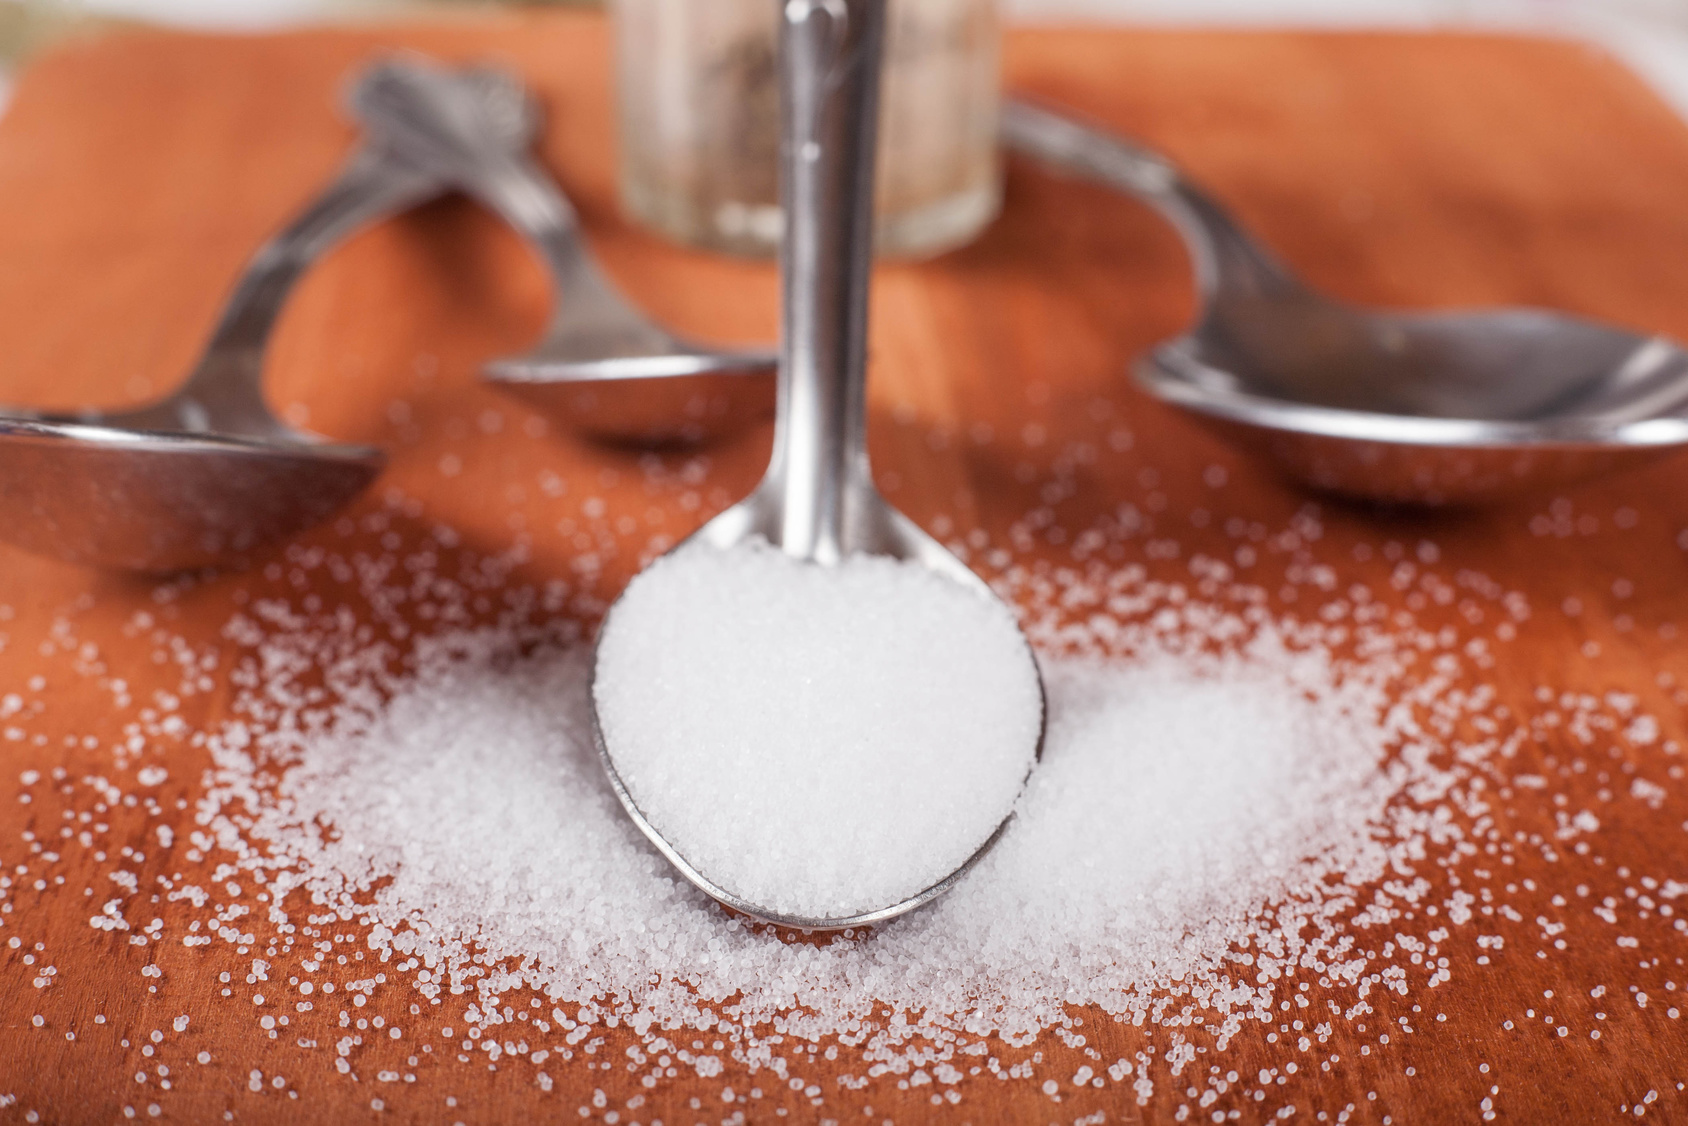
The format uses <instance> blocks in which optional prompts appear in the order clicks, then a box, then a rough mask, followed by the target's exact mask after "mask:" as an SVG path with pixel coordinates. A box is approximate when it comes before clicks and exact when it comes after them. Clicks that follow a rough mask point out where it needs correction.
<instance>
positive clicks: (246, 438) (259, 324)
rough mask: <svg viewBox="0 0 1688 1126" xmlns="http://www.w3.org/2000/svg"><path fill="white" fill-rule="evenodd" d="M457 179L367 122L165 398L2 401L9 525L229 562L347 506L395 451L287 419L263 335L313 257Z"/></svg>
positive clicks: (99, 559) (34, 546) (53, 543)
mask: <svg viewBox="0 0 1688 1126" xmlns="http://www.w3.org/2000/svg"><path fill="white" fill-rule="evenodd" d="M359 90H360V87H359V86H357V85H354V87H353V88H352V91H351V97H350V101H351V104H352V108H353V111H354V115H355V111H356V104H357V99H358V93H359ZM446 190H447V184H446V182H445V181H444V180H443V179H442V178H440V177H438V176H435V175H433V174H431V173H429V172H427V171H426V170H424V169H422V168H420V167H418V166H417V165H415V164H413V163H411V162H408V161H406V160H404V159H402V158H401V157H399V156H397V155H396V154H395V153H394V152H393V150H392V149H391V147H390V146H389V145H387V144H386V143H385V142H384V141H383V140H382V138H381V137H380V136H379V134H378V133H371V134H370V135H368V136H366V138H365V140H364V143H363V146H362V148H361V149H360V150H359V151H358V152H357V153H356V154H355V155H354V156H353V157H352V158H351V160H350V161H349V162H348V163H347V165H346V166H345V168H344V169H343V170H342V171H341V173H340V175H339V178H338V179H337V180H336V181H335V182H334V183H333V184H332V185H330V186H329V187H328V188H327V189H326V190H325V191H324V192H323V194H322V195H321V196H320V197H319V198H318V199H317V200H316V201H315V202H314V203H312V204H311V205H310V206H309V207H308V208H307V209H306V210H305V211H304V213H303V214H301V215H300V216H299V217H298V218H297V219H295V220H294V221H293V223H292V224H291V225H290V226H288V227H287V229H286V230H284V231H282V232H281V233H280V234H278V235H276V236H275V237H274V238H273V239H271V240H270V241H269V242H268V243H266V244H265V245H264V246H263V247H262V248H260V249H259V251H258V252H257V254H256V255H254V256H253V258H252V260H251V262H250V264H249V265H248V266H247V269H246V273H245V274H244V275H243V276H242V278H241V279H240V282H239V283H238V284H237V285H236V287H235V290H234V293H233V294H232V295H231V296H230V298H229V300H228V303H227V305H226V306H224V309H223V313H222V316H221V318H220V319H219V320H218V322H217V326H216V329H215V331H214V332H213V333H212V336H211V340H210V343H209V344H208V345H207V346H206V349H205V352H204V355H203V356H202V357H201V359H200V361H199V363H198V364H197V365H196V366H195V368H194V369H193V372H192V373H191V374H190V375H189V377H188V379H187V382H186V383H184V384H183V385H182V386H181V387H180V388H179V389H178V390H177V391H175V392H174V393H173V394H171V395H170V396H169V397H168V398H166V399H163V400H162V401H159V402H155V403H153V404H151V405H148V406H144V407H139V408H135V409H132V410H124V411H114V412H104V411H94V410H89V411H83V412H80V413H77V414H74V415H70V414H47V413H41V412H35V411H28V410H23V409H19V408H3V410H4V414H5V417H0V513H4V519H3V520H0V537H3V538H5V539H6V540H9V541H10V542H12V543H15V544H17V545H18V546H20V547H24V548H27V549H29V550H31V551H36V552H40V553H43V554H47V555H55V556H58V557H60V558H62V559H67V560H70V561H73V562H77V563H86V564H92V565H95V566H100V567H113V568H124V569H130V570H137V571H170V570H176V569H179V568H184V567H201V566H208V565H212V564H216V563H220V562H224V561H227V560H228V559H230V558H231V557H234V556H238V555H240V554H241V553H243V552H246V551H248V550H251V549H253V548H256V547H259V546H262V545H263V544H266V543H269V542H272V541H274V540H277V539H281V538H283V537H286V536H288V535H291V534H293V533H295V532H297V531H299V530H301V529H303V528H306V527H309V526H310V525H312V524H316V523H318V522H320V521H322V520H323V519H325V518H327V517H328V516H329V515H331V514H332V513H334V512H335V511H336V510H338V509H339V508H340V507H341V506H342V505H344V504H345V503H346V502H347V501H348V500H350V499H351V498H352V497H353V496H355V495H357V493H359V492H360V491H362V490H363V488H364V487H365V486H367V485H368V484H369V483H370V481H372V480H373V479H374V478H375V476H376V474H378V473H379V472H380V471H381V468H382V466H383V464H384V463H385V455H383V454H382V452H381V451H380V450H378V449H374V448H372V447H369V446H361V445H350V444H344V443H337V442H330V441H327V440H324V439H322V438H319V437H317V436H316V435H314V434H309V433H306V432H304V431H301V430H297V429H295V428H293V427H291V426H289V425H287V424H286V423H284V422H282V421H281V420H280V419H278V418H276V417H275V415H273V414H272V413H271V412H270V409H269V407H268V406H267V405H266V404H265V402H264V396H263V387H262V383H263V360H264V349H265V345H266V344H267V342H268V340H269V336H270V331H271V329H273V328H274V326H275V322H276V318H277V316H278V314H279V313H280V311H281V308H282V305H283V303H284V302H285V301H286V299H287V296H288V294H289V293H290V292H291V291H292V288H293V285H294V283H295V282H297V281H298V280H299V278H300V276H301V275H302V274H303V273H304V272H305V270H306V269H307V268H308V267H309V266H310V265H311V264H312V263H313V262H314V261H316V259H317V258H319V257H320V256H321V255H323V254H324V253H325V252H327V251H328V250H329V249H330V248H332V247H333V246H335V245H336V244H338V243H339V242H340V241H341V240H342V239H344V238H345V237H346V236H348V235H350V234H351V233H352V232H354V231H356V230H357V229H358V228H360V227H363V226H365V225H366V224H369V223H372V222H374V221H376V220H378V219H382V218H385V217H387V216H390V215H393V214H395V213H397V212H399V211H402V210H404V209H406V208H408V207H411V206H413V205H415V204H418V203H421V202H423V201H425V200H428V199H430V198H432V197H434V196H438V195H440V194H442V193H444V192H445V191H446Z"/></svg>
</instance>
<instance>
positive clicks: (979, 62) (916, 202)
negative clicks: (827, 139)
mask: <svg viewBox="0 0 1688 1126" xmlns="http://www.w3.org/2000/svg"><path fill="white" fill-rule="evenodd" d="M612 7H613V10H614V15H615V34H616V52H617V65H618V71H619V73H618V83H619V89H618V99H619V108H620V118H621V121H620V125H621V199H622V205H623V207H624V208H625V209H626V210H627V212H628V213H629V214H631V215H632V216H633V217H634V218H635V219H637V220H638V221H639V222H641V223H643V224H645V225H646V226H649V227H652V228H654V229H655V230H657V231H660V232H661V233H663V234H665V235H668V236H669V237H671V238H674V239H676V240H678V241H681V242H687V243H693V244H696V245H699V246H706V247H710V248H713V249H716V250H725V251H728V252H731V253H736V254H754V255H767V254H772V253H774V252H775V251H776V250H777V248H778V246H779V237H780V228H781V217H780V209H779V137H780V121H779V115H780V113H779V90H778V85H777V71H776V68H775V63H774V31H775V24H776V19H777V16H778V13H779V0H612ZM889 18H890V26H889V28H888V31H887V42H886V52H887V55H886V65H885V77H884V83H885V86H884V90H883V92H882V96H881V106H880V123H881V124H880V136H879V160H878V170H877V176H878V233H877V247H878V250H879V252H880V253H882V254H893V255H899V256H909V257H924V256H928V255H933V254H938V253H941V252H942V251H945V250H948V249H951V248H952V247H956V246H960V245H962V244H963V243H966V242H968V241H969V240H970V239H972V238H973V236H974V235H976V234H978V232H979V231H980V230H981V229H982V228H983V227H984V226H985V225H986V224H987V223H989V222H990V221H991V220H992V219H993V218H995V216H996V213H997V210H998V208H999V207H1000V206H1001V202H1002V169H1001V162H1000V160H999V158H998V156H997V149H996V117H997V104H998V99H999V96H1000V75H999V56H1000V43H1001V29H1000V22H999V20H998V15H997V3H996V0H890V16H889Z"/></svg>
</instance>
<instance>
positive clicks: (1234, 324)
mask: <svg viewBox="0 0 1688 1126" xmlns="http://www.w3.org/2000/svg"><path fill="white" fill-rule="evenodd" d="M1001 130H1002V138H1003V141H1004V143H1005V145H1006V146H1007V147H1008V148H1010V149H1012V150H1014V151H1016V152H1019V153H1022V154H1025V155H1027V156H1030V157H1033V158H1035V159H1037V160H1040V161H1042V162H1044V163H1046V164H1049V165H1051V166H1053V167H1055V168H1057V169H1060V170H1062V171H1064V172H1067V173H1069V174H1072V175H1076V176H1080V177H1083V178H1085V179H1089V180H1093V181H1096V182H1098V183H1101V184H1104V185H1107V186H1109V187H1113V188H1117V189H1120V190H1123V191H1125V192H1127V193H1129V194H1131V195H1133V196H1135V197H1137V198H1138V199H1140V200H1142V201H1144V202H1145V203H1147V204H1149V205H1150V206H1151V207H1154V208H1155V209H1157V210H1158V211H1160V212H1161V213H1162V214H1163V215H1165V216H1166V217H1167V218H1168V219H1170V220H1171V221H1172V223H1173V224H1174V225H1175V226H1176V227H1177V228H1178V231H1179V232H1180V234H1181V235H1182V236H1183V238H1184V241H1185V244H1186V245H1187V247H1188V249H1189V252H1190V256H1191V258H1192V260H1193V264H1194V269H1195V276H1196V284H1197V288H1198V290H1199V296H1200V300H1201V310H1200V313H1199V314H1198V317H1197V321H1196V324H1195V327H1193V328H1192V329H1191V330H1190V331H1189V332H1187V333H1186V334H1185V335H1183V336H1181V337H1179V338H1177V339H1176V340H1173V341H1171V342H1169V343H1166V344H1163V345H1161V346H1160V347H1158V348H1156V349H1155V350H1154V351H1153V352H1152V353H1150V355H1149V356H1147V357H1145V358H1144V359H1143V360H1142V361H1141V363H1140V364H1139V366H1138V378H1139V380H1140V381H1141V382H1142V383H1143V385H1144V386H1145V387H1147V388H1148V389H1149V390H1150V391H1152V392H1153V393H1155V394H1156V395H1158V396H1160V397H1161V398H1162V399H1165V400H1166V401H1168V402H1170V403H1173V404H1175V405H1177V406H1179V407H1181V408H1183V409H1185V410H1187V411H1190V412H1192V413H1193V414H1195V415H1196V416H1197V417H1198V418H1200V419H1202V420H1203V421H1204V422H1206V423H1208V424H1209V425H1210V426H1212V427H1214V428H1215V429H1217V430H1218V431H1219V432H1220V433H1222V434H1223V435H1224V436H1225V437H1227V438H1229V439H1231V440H1233V441H1235V442H1237V443H1238V444H1239V445H1242V446H1244V447H1245V448H1247V449H1249V450H1252V451H1253V452H1255V453H1257V454H1260V455H1262V456H1264V457H1266V458H1269V459H1271V460H1272V461H1274V462H1275V463H1276V464H1277V465H1278V466H1280V467H1281V468H1282V469H1283V470H1284V471H1286V472H1287V473H1288V474H1289V475H1290V476H1292V477H1294V478H1296V479H1298V480H1300V481H1302V482H1304V483H1306V484H1309V485H1312V486H1314V487H1317V488H1320V489H1325V490H1329V491H1332V492H1336V493H1342V494H1346V495H1349V496H1353V497H1358V498H1363V499H1368V500H1376V501H1384V502H1395V503H1414V504H1431V505H1434V504H1447V503H1462V502H1463V503H1472V502H1479V501H1483V500H1489V499H1494V498H1498V497H1502V496H1505V495H1507V494H1510V493H1516V492H1522V491H1529V490H1532V489H1540V488H1547V487H1551V486H1556V485H1564V484H1567V483H1570V482H1573V481H1576V480H1580V479H1583V478H1586V477H1590V476H1594V475H1596V474H1600V473H1604V472H1608V471H1612V470H1616V469H1621V468H1627V467H1630V466H1633V465H1638V464H1642V463H1644V462H1646V461H1649V460H1652V459H1653V458H1656V457H1658V456H1660V455H1661V454H1663V453H1666V452H1669V451H1670V450H1673V449H1676V448H1678V447H1680V446H1682V445H1684V444H1688V417H1685V416H1684V413H1683V412H1684V408H1685V407H1688V352H1684V351H1683V349H1682V348H1681V347H1679V346H1678V345H1677V344H1675V343H1674V342H1672V341H1670V340H1667V339H1665V338H1663V337H1658V336H1648V335H1646V334H1642V333H1635V332H1630V331H1628V330H1625V329H1621V328H1617V327H1614V326H1611V325H1605V324H1601V323H1599V322H1596V321H1591V320H1587V319H1584V318H1580V317H1574V316H1569V315H1567V314H1563V313H1556V312H1548V311H1545V310H1538V309H1496V310H1481V311H1458V312H1429V313H1403V312H1374V311H1369V310H1362V309H1357V308H1354V307H1351V306H1348V305H1344V304H1341V303H1339V302H1336V301H1333V300H1331V299H1330V298H1327V297H1325V296H1323V295H1321V294H1319V293H1316V292H1315V291H1313V290H1312V289H1310V288H1308V287H1307V286H1306V285H1305V284H1304V283H1302V282H1301V281H1300V280H1299V279H1298V278H1296V277H1295V276H1294V275H1293V274H1291V273H1290V271H1289V270H1288V268H1286V267H1285V266H1284V265H1282V264H1281V263H1280V262H1278V261H1277V259H1276V258H1274V257H1273V256H1272V255H1271V254H1270V253H1269V252H1267V251H1266V250H1265V249H1264V248H1262V247H1261V246H1260V245H1259V243H1257V242H1256V241H1255V240H1254V239H1253V238H1252V237H1251V236H1250V235H1249V234H1247V233H1246V232H1245V231H1244V230H1243V229H1242V228H1241V227H1240V226H1239V225H1238V224H1237V222H1236V221H1235V219H1233V218H1232V217H1231V215H1230V214H1229V212H1227V211H1226V210H1225V209H1224V208H1223V207H1222V206H1221V205H1220V204H1219V203H1218V202H1216V201H1215V200H1214V199H1213V198H1212V197H1211V196H1209V195H1208V194H1207V193H1206V192H1205V191H1203V190H1202V189H1201V188H1199V187H1197V186H1196V185H1194V184H1192V183H1191V182H1190V181H1189V180H1187V179H1185V178H1184V176H1183V175H1182V174H1181V173H1180V172H1179V171H1178V169H1177V168H1175V167H1174V166H1173V165H1172V164H1171V163H1170V162H1169V161H1167V160H1166V159H1165V158H1164V157H1162V156H1160V155H1158V154H1156V153H1154V152H1151V151H1149V150H1147V149H1145V148H1143V147H1142V146H1140V145H1137V144H1135V143H1133V142H1131V141H1127V140H1125V139H1123V138H1120V137H1117V136H1113V135H1110V134H1108V133H1106V132H1103V131H1102V130H1100V129H1098V128H1095V127H1092V126H1090V125H1087V124H1085V123H1083V122H1081V121H1079V120H1077V119H1075V118H1073V117H1071V116H1068V115H1065V114H1061V113H1057V112H1055V111H1053V110H1050V109H1047V108H1043V107H1040V106H1037V105H1032V104H1030V103H1027V102H1024V101H1014V100H1010V101H1009V102H1007V103H1006V104H1005V105H1004V107H1003V116H1002V125H1001Z"/></svg>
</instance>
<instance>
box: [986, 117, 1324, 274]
mask: <svg viewBox="0 0 1688 1126" xmlns="http://www.w3.org/2000/svg"><path fill="white" fill-rule="evenodd" d="M999 130H1000V135H1001V138H1002V143H1003V145H1004V146H1005V147H1007V148H1008V149H1011V150H1013V151H1015V152H1019V153H1022V154H1024V155H1026V156H1029V157H1032V158H1034V159H1036V160H1040V161H1042V162H1043V163H1045V164H1048V165H1050V166H1051V167H1054V168H1058V169H1060V170H1062V171H1064V172H1066V173H1067V174H1068V175H1071V176H1077V177H1080V178H1081V179H1085V180H1090V181H1093V182H1095V183H1099V184H1102V185H1104V186H1106V187H1110V188H1115V189H1118V190H1120V191H1124V192H1126V193H1127V194H1129V195H1133V196H1135V197H1137V198H1138V199H1140V200H1142V201H1143V202H1144V203H1147V204H1148V205H1149V206H1150V207H1153V208H1154V209H1155V210H1157V211H1159V212H1160V213H1161V214H1162V215H1164V216H1166V218H1167V219H1169V220H1170V221H1171V222H1172V224H1173V226H1175V227H1177V228H1178V232H1179V234H1180V235H1181V236H1183V239H1184V244H1185V246H1186V247H1187V248H1188V249H1189V252H1190V257H1191V259H1192V262H1193V265H1194V267H1195V271H1196V284H1197V286H1198V288H1199V289H1200V290H1201V292H1202V294H1203V296H1204V297H1207V298H1216V297H1218V296H1219V295H1220V294H1221V293H1224V294H1227V295H1238V294H1242V293H1256V294H1272V295H1282V294H1286V293H1289V292H1296V291H1299V290H1300V289H1301V286H1300V285H1299V284H1298V283H1297V282H1296V281H1294V279H1293V278H1292V277H1291V275H1290V273H1289V271H1288V270H1286V269H1285V268H1284V267H1283V266H1281V265H1280V264H1279V263H1278V261H1277V259H1276V258H1274V257H1273V256H1272V255H1271V254H1270V253H1269V252H1268V251H1267V250H1266V249H1265V248H1264V247H1262V246H1261V245H1260V244H1259V243H1257V242H1256V241H1255V240H1254V239H1253V238H1252V237H1250V236H1249V235H1248V234H1247V233H1245V232H1244V231H1243V230H1242V228H1241V227H1239V226H1238V225H1237V223H1236V220H1234V219H1232V218H1231V215H1230V213H1229V212H1228V211H1226V210H1225V208H1224V207H1223V206H1221V205H1220V204H1219V203H1218V201H1216V200H1215V199H1213V197H1212V196H1210V195H1208V194H1207V192H1206V191H1204V190H1203V189H1202V188H1200V187H1198V186H1196V185H1195V184H1193V183H1191V182H1190V181H1189V180H1188V179H1186V178H1185V176H1184V174H1183V173H1182V172H1180V171H1179V170H1178V167H1177V166H1176V165H1174V164H1173V163H1172V162H1171V161H1169V160H1167V159H1166V158H1165V157H1164V156H1161V155H1160V154H1159V153H1157V152H1154V151H1152V150H1150V149H1147V148H1145V147H1143V146H1142V145H1140V144H1137V143H1136V142H1134V141H1130V140H1127V139H1126V138H1124V137H1120V136H1118V135H1116V134H1112V133H1107V132H1104V131H1103V130H1101V129H1099V128H1097V127H1095V126H1092V125H1089V124H1087V123H1085V122H1083V121H1080V120H1078V119H1077V118H1075V117H1073V116H1070V115H1068V114H1065V113H1060V112H1057V111H1055V110H1051V109H1046V108H1044V107H1042V106H1039V105H1035V104H1033V103H1031V102H1028V101H1025V100H1023V99H1020V98H1008V99H1005V100H1004V101H1003V106H1002V116H1001V122H1000V125H999Z"/></svg>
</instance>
